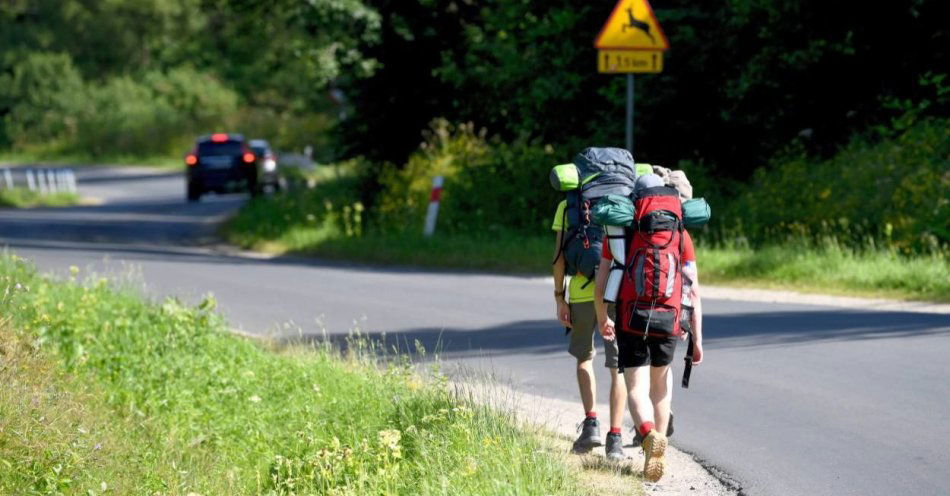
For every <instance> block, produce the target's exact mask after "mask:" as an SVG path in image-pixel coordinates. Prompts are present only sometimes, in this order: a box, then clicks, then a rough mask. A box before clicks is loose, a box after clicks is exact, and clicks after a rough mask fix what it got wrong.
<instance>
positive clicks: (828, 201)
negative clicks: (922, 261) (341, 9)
mask: <svg viewBox="0 0 950 496" xmlns="http://www.w3.org/2000/svg"><path fill="white" fill-rule="evenodd" d="M948 157H950V119H932V120H925V121H921V122H919V123H917V124H916V125H914V126H913V127H911V128H909V129H908V130H907V131H906V132H903V133H902V134H900V135H898V136H897V137H895V138H893V139H888V140H884V141H882V142H879V143H876V144H874V143H869V142H868V140H867V139H856V140H854V141H853V142H852V143H851V144H850V145H849V146H847V147H846V148H844V149H843V150H842V151H841V152H840V153H839V154H838V155H836V156H835V157H833V158H831V159H829V160H827V161H823V162H815V161H812V160H809V159H808V158H807V157H806V156H796V157H792V158H786V159H784V160H781V161H778V162H777V163H774V164H772V165H770V166H769V167H766V168H762V169H759V171H757V172H756V174H755V176H754V179H753V181H752V183H751V184H750V185H749V186H748V187H745V188H743V191H742V192H741V194H740V195H739V196H738V198H737V199H736V200H735V202H733V203H732V204H731V205H728V206H726V207H727V208H725V209H724V213H723V215H721V216H720V217H721V218H725V219H728V223H729V225H732V226H735V227H734V228H726V229H724V230H723V231H722V233H723V238H727V239H728V238H734V237H735V236H736V234H737V233H740V232H741V234H742V236H744V237H745V238H747V241H749V242H751V243H752V244H753V245H756V246H758V245H762V244H767V243H773V242H786V241H788V240H791V239H807V240H812V241H813V242H814V243H815V244H818V245H829V244H830V245H839V244H840V245H842V246H844V247H849V248H860V249H876V248H886V249H897V250H900V251H902V252H905V253H909V252H936V251H939V250H942V249H944V248H945V247H946V245H947V244H948V243H950V200H948V198H950V172H948V171H950V159H948ZM724 206H725V205H724Z"/></svg>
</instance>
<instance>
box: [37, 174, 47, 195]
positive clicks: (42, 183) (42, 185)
mask: <svg viewBox="0 0 950 496" xmlns="http://www.w3.org/2000/svg"><path fill="white" fill-rule="evenodd" d="M36 184H37V185H39V190H40V194H41V195H45V194H46V193H48V192H49V187H48V186H47V184H46V171H45V170H43V169H39V170H37V171H36Z"/></svg>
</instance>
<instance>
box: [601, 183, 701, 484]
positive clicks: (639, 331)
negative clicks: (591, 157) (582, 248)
mask: <svg viewBox="0 0 950 496" xmlns="http://www.w3.org/2000/svg"><path fill="white" fill-rule="evenodd" d="M632 197H633V202H632V203H633V205H632V208H630V207H627V209H626V211H627V212H629V214H630V216H631V217H632V218H631V219H629V222H627V221H626V220H624V221H623V222H622V223H621V222H616V223H612V224H613V225H624V226H626V227H624V229H623V231H622V234H615V235H613V236H608V239H609V240H610V241H611V242H610V243H604V245H603V258H602V261H601V263H600V265H599V268H598V270H597V275H596V278H595V289H594V295H595V310H596V312H597V320H598V324H599V328H600V331H601V334H602V335H603V337H604V339H605V340H610V341H615V342H616V343H617V349H618V369H619V371H620V372H621V373H623V375H624V379H625V381H626V385H627V392H628V398H629V402H630V405H631V415H632V416H633V418H634V421H635V422H636V423H637V426H636V427H637V430H638V432H639V433H640V434H641V435H642V436H643V438H644V439H643V443H642V447H643V452H644V456H645V460H644V468H643V473H644V478H645V479H647V480H648V481H651V482H656V481H658V480H660V478H661V477H662V476H663V472H664V469H665V459H664V455H665V451H666V447H667V443H668V441H667V437H666V434H665V433H666V432H667V428H668V424H669V419H670V404H671V400H672V392H673V391H672V372H671V370H670V364H671V363H672V361H673V353H674V351H675V349H676V343H677V341H679V340H680V339H681V337H683V336H684V335H685V333H687V332H688V334H689V340H690V341H689V347H688V350H687V358H686V361H687V365H686V366H687V369H686V372H684V376H683V386H684V387H686V386H687V385H688V381H689V375H688V374H689V370H690V367H691V366H692V365H698V364H699V363H700V362H701V361H702V358H703V347H702V305H701V300H700V297H699V276H698V271H697V267H696V255H695V251H694V248H693V243H692V239H691V238H690V236H689V233H688V232H687V231H686V229H685V227H686V225H688V222H687V221H686V220H687V219H685V218H684V217H688V216H684V206H685V204H683V203H682V199H681V198H680V193H679V192H678V191H677V190H676V189H674V188H671V187H667V186H666V185H665V184H664V181H663V180H662V179H660V177H659V176H657V175H655V174H645V175H641V176H640V177H638V178H637V179H636V184H635V186H634V192H633V196H632ZM610 200H616V201H615V204H616V205H618V206H619V207H618V208H616V209H614V210H613V212H614V214H616V212H623V211H624V209H623V208H622V207H623V206H624V204H625V203H630V201H629V200H626V199H625V198H624V197H618V198H613V197H611V198H608V201H605V202H603V204H602V206H603V207H604V211H607V210H608V209H607V206H608V204H610V203H611V202H610ZM702 204H703V205H705V202H704V201H703V202H702ZM695 205H696V204H695V203H693V204H692V206H695ZM692 206H691V207H690V212H689V213H690V214H692V213H693V212H692ZM598 213H600V212H598ZM609 213H610V212H608V213H607V214H604V216H607V215H608V214H609ZM708 216H709V211H708V205H706V206H705V220H703V221H702V222H703V223H705V221H706V220H708V218H709V217H708ZM595 217H599V216H595ZM604 222H608V221H606V220H605V221H604ZM618 238H619V239H618ZM612 246H613V247H614V249H615V248H616V247H621V246H622V247H623V248H624V251H625V253H624V257H623V259H622V262H621V261H618V257H616V256H615V254H614V253H613V252H612ZM612 272H618V276H619V277H620V279H619V281H620V282H619V287H617V288H615V289H613V291H617V294H615V295H614V294H605V291H607V290H608V282H607V281H608V278H610V277H611V273H612ZM615 279H616V278H615ZM608 301H614V302H615V306H616V310H615V314H616V322H615V321H614V319H612V318H611V317H610V315H608V308H607V302H608Z"/></svg>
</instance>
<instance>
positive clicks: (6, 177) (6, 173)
mask: <svg viewBox="0 0 950 496" xmlns="http://www.w3.org/2000/svg"><path fill="white" fill-rule="evenodd" d="M3 181H4V182H5V183H6V184H7V189H13V174H11V173H10V169H3Z"/></svg>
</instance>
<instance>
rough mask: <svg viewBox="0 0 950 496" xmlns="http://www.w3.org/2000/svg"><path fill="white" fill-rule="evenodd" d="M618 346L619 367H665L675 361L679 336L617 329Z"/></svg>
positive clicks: (621, 368) (621, 369)
mask: <svg viewBox="0 0 950 496" xmlns="http://www.w3.org/2000/svg"><path fill="white" fill-rule="evenodd" d="M616 341H617V348H618V352H619V353H618V355H619V360H618V362H619V368H620V371H621V372H623V369H625V368H627V367H631V368H632V367H643V366H644V365H647V364H649V365H650V366H651V367H664V366H667V365H669V364H671V363H673V352H675V351H676V342H677V341H679V338H677V337H673V336H669V337H665V338H655V337H648V338H646V339H643V336H637V335H635V334H630V333H628V332H623V331H619V330H618V331H617V340H616Z"/></svg>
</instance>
